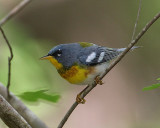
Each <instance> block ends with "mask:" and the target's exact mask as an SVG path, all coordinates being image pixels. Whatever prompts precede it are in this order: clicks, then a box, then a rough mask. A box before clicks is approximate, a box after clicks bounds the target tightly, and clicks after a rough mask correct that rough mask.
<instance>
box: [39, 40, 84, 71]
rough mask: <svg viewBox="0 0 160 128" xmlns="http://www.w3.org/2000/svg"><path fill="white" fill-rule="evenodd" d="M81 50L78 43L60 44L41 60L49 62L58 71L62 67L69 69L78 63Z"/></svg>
mask: <svg viewBox="0 0 160 128" xmlns="http://www.w3.org/2000/svg"><path fill="white" fill-rule="evenodd" d="M80 48H81V47H80V45H79V44H77V43H72V44H60V45H57V46H55V47H53V48H52V49H51V50H50V51H49V52H48V54H47V55H45V56H43V57H41V58H40V59H41V60H44V59H47V60H49V61H50V62H51V63H52V64H53V65H54V66H55V67H56V69H61V68H62V67H64V68H69V67H71V66H72V65H73V64H74V63H75V62H76V61H77V60H76V59H77V54H78V51H79V50H80ZM77 50H78V51H77Z"/></svg>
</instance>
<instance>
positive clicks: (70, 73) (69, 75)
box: [41, 56, 93, 84]
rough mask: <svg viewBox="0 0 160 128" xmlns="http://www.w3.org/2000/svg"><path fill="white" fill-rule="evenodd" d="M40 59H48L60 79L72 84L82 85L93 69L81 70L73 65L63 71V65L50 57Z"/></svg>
mask: <svg viewBox="0 0 160 128" xmlns="http://www.w3.org/2000/svg"><path fill="white" fill-rule="evenodd" d="M41 59H42V60H43V59H48V60H49V61H50V62H51V63H52V64H53V65H54V66H55V67H56V69H57V70H58V73H59V74H60V75H61V77H63V78H64V79H66V80H67V81H68V82H70V83H72V84H80V83H82V82H83V81H85V80H86V78H87V76H88V74H90V73H91V72H93V68H82V67H80V66H78V65H74V66H72V67H71V68H70V69H67V70H65V69H63V65H62V64H61V63H59V62H58V61H57V60H56V59H55V58H53V57H52V56H46V57H42V58H41Z"/></svg>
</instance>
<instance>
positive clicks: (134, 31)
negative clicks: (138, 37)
mask: <svg viewBox="0 0 160 128" xmlns="http://www.w3.org/2000/svg"><path fill="white" fill-rule="evenodd" d="M141 5H142V0H139V8H138V13H137V18H136V22H135V25H134V29H133V34H132V38H131V41H132V40H133V39H134V36H135V33H136V28H137V24H138V20H139V14H140V11H141Z"/></svg>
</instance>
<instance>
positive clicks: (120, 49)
mask: <svg viewBox="0 0 160 128" xmlns="http://www.w3.org/2000/svg"><path fill="white" fill-rule="evenodd" d="M140 47H142V46H133V47H132V48H131V50H132V51H133V50H134V49H137V48H140ZM125 49H126V48H119V49H118V52H123V51H124V50H125Z"/></svg>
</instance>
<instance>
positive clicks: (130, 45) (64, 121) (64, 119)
mask: <svg viewBox="0 0 160 128" xmlns="http://www.w3.org/2000/svg"><path fill="white" fill-rule="evenodd" d="M158 18H160V12H159V13H158V14H157V15H155V17H154V18H153V19H152V20H151V21H150V22H149V23H148V24H146V25H145V27H144V28H143V29H142V31H141V32H140V33H139V34H138V35H137V36H136V38H135V39H134V40H132V41H131V43H130V44H129V45H128V46H127V48H126V49H125V51H123V52H122V54H121V55H119V56H118V57H117V58H116V59H115V60H114V61H113V63H112V64H111V65H110V66H109V68H108V69H107V70H106V71H105V74H104V75H103V76H102V77H101V79H103V77H104V76H105V75H106V74H107V73H108V72H109V71H110V70H111V69H112V68H113V67H114V66H115V65H116V64H117V63H118V62H119V61H121V59H122V58H123V57H124V56H125V55H126V54H127V53H128V51H129V50H130V49H131V48H132V47H133V46H134V45H135V44H136V43H137V42H138V41H139V39H140V38H141V37H142V36H143V35H144V34H145V33H146V32H147V30H148V29H149V28H150V27H151V25H152V24H153V23H155V21H157V20H158ZM95 86H96V84H95V83H94V84H93V85H92V86H88V88H87V89H86V90H85V91H84V92H83V93H82V95H81V98H84V97H85V96H86V95H87V94H88V93H89V92H90V91H91V90H92V89H93V88H94V87H95ZM77 106H78V103H77V102H74V103H73V105H72V106H71V107H70V109H69V110H68V111H67V113H66V115H65V116H64V117H63V119H62V121H61V122H60V124H59V126H58V128H62V127H63V126H64V124H65V123H66V121H67V120H68V118H69V116H70V115H71V114H72V112H73V111H74V109H75V108H76V107H77Z"/></svg>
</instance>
